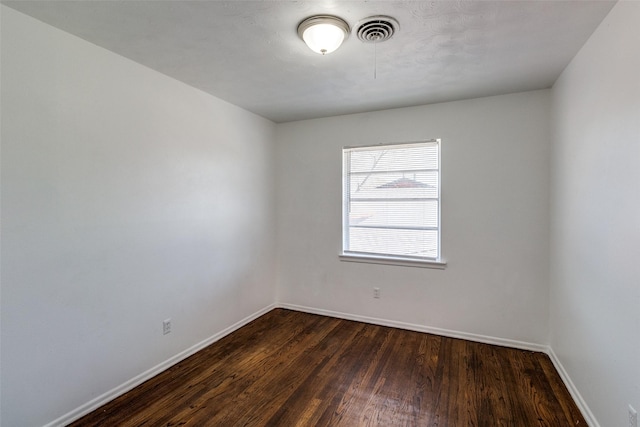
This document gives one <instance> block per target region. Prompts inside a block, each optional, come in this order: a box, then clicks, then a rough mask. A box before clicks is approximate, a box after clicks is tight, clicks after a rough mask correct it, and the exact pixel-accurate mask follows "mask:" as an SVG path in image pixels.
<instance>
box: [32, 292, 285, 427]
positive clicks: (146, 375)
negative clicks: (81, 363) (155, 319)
mask: <svg viewBox="0 0 640 427" xmlns="http://www.w3.org/2000/svg"><path fill="white" fill-rule="evenodd" d="M274 308H276V304H270V305H268V306H266V307H264V308H262V309H260V310H258V311H256V312H255V313H253V314H251V315H249V316H247V317H245V318H244V319H242V320H240V321H238V322H236V323H234V324H233V325H231V326H229V327H228V328H225V329H223V330H222V331H220V332H218V333H216V334H214V335H212V336H210V337H209V338H206V339H205V340H203V341H200V342H199V343H197V344H195V345H194V346H192V347H189V348H188V349H186V350H184V351H182V352H180V353H178V354H176V355H175V356H173V357H171V358H169V359H167V360H165V361H164V362H162V363H160V364H158V365H156V366H154V367H153V368H151V369H149V370H147V371H145V372H143V373H141V374H140V375H138V376H136V377H134V378H132V379H130V380H129V381H127V382H125V383H124V384H121V385H119V386H117V387H115V388H114V389H112V390H109V391H108V392H106V393H104V394H102V395H100V396H98V397H96V398H95V399H93V400H91V401H89V402H87V403H85V404H84V405H82V406H80V407H78V408H76V409H74V410H73V411H70V412H68V413H66V414H64V415H63V416H61V417H60V418H58V419H56V420H54V421H51V422H50V423H48V424H46V425H45V426H44V427H62V426H66V425H67V424H69V423H72V422H73V421H76V420H78V419H80V418H82V417H83V416H85V415H87V414H88V413H90V412H92V411H94V410H96V409H98V408H99V407H101V406H102V405H104V404H106V403H108V402H110V401H112V400H113V399H115V398H116V397H119V396H122V395H123V394H125V393H126V392H128V391H129V390H131V389H133V388H135V387H137V386H139V385H140V384H142V383H143V382H145V381H147V380H149V379H151V378H153V377H155V376H156V375H158V374H159V373H161V372H163V371H166V370H167V369H169V368H170V367H172V366H173V365H175V364H176V363H178V362H181V361H182V360H184V359H186V358H187V357H189V356H191V355H193V354H195V353H197V352H198V351H200V350H202V349H203V348H205V347H207V346H208V345H211V344H213V343H214V342H216V341H218V340H220V339H221V338H224V337H225V336H227V335H229V334H230V333H232V332H234V331H236V330H238V329H240V328H241V327H243V326H244V325H246V324H247V323H249V322H251V321H253V320H255V319H257V318H258V317H260V316H262V315H263V314H265V313H267V312H269V311H271V310H273V309H274Z"/></svg>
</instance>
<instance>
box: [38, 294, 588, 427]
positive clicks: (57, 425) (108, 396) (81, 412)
mask: <svg viewBox="0 0 640 427" xmlns="http://www.w3.org/2000/svg"><path fill="white" fill-rule="evenodd" d="M275 308H284V309H288V310H294V311H301V312H304V313H311V314H319V315H322V316H329V317H335V318H339V319H346V320H354V321H357V322H364V323H370V324H374V325H380V326H389V327H393V328H399V329H406V330H409V331H416V332H424V333H429V334H434V335H440V336H444V337H450V338H459V339H464V340H469V341H475V342H480V343H484V344H492V345H499V346H502V347H511V348H517V349H521V350H529V351H538V352H542V353H545V354H547V355H548V356H549V358H550V359H551V362H552V363H553V365H554V367H555V368H556V370H557V371H558V374H559V375H560V378H561V379H562V381H563V383H564V384H565V386H566V387H567V389H568V390H569V394H571V397H572V398H573V400H574V402H575V403H576V405H577V406H578V409H579V410H580V412H581V413H582V415H583V416H584V418H585V421H586V422H587V424H588V425H589V427H600V424H599V423H598V421H597V420H596V417H595V416H594V415H593V413H592V412H591V410H590V409H589V406H588V405H587V403H586V402H585V401H584V399H583V398H582V395H581V394H580V392H579V391H578V389H577V388H576V386H575V384H574V383H573V381H571V378H570V377H569V374H568V373H567V371H566V370H565V369H564V366H562V363H561V362H560V359H558V356H557V355H556V354H555V352H554V351H553V349H552V348H551V347H550V346H547V345H543V344H535V343H530V342H526V341H517V340H510V339H505V338H498V337H492V336H488V335H480V334H472V333H469V332H461V331H454V330H451V329H442V328H435V327H431V326H424V325H417V324H414V323H406V322H400V321H396V320H388V319H380V318H377V317H369V316H361V315H357V314H349V313H342V312H338V311H332V310H324V309H321V308H314V307H306V306H302V305H297V304H288V303H274V304H270V305H268V306H266V307H264V308H262V309H261V310H258V311H257V312H255V313H253V314H251V315H249V316H247V317H245V318H244V319H242V320H240V321H238V322H236V323H234V324H233V325H231V326H229V327H227V328H225V329H223V330H222V331H220V332H218V333H216V334H214V335H212V336H211V337H209V338H207V339H205V340H203V341H201V342H199V343H198V344H195V345H194V346H192V347H190V348H188V349H186V350H184V351H182V352H180V353H178V354H176V355H175V356H173V357H171V358H169V359H167V360H166V361H164V362H162V363H160V364H158V365H156V366H154V367H153V368H151V369H149V370H147V371H145V372H143V373H142V374H140V375H138V376H136V377H134V378H132V379H130V380H129V381H126V382H125V383H123V384H121V385H119V386H117V387H115V388H113V389H112V390H109V391H108V392H106V393H104V394H102V395H100V396H98V397H96V398H95V399H93V400H91V401H89V402H87V403H85V404H84V405H82V406H80V407H78V408H76V409H74V410H72V411H70V412H68V413H66V414H65V415H63V416H61V417H59V418H57V419H56V420H54V421H51V422H50V423H48V424H45V425H44V426H43V427H62V426H66V425H68V424H70V423H72V422H73V421H76V420H78V419H80V418H82V417H83V416H85V415H87V414H88V413H90V412H92V411H94V410H96V409H98V408H99V407H101V406H102V405H104V404H106V403H109V402H110V401H112V400H113V399H115V398H117V397H119V396H121V395H123V394H125V393H126V392H128V391H130V390H131V389H133V388H135V387H137V386H138V385H140V384H142V383H143V382H145V381H147V380H149V379H151V378H153V377H154V376H156V375H158V374H160V373H161V372H163V371H165V370H167V369H169V368H170V367H172V366H173V365H175V364H177V363H178V362H180V361H182V360H184V359H186V358H187V357H189V356H191V355H193V354H194V353H197V352H198V351H200V350H202V349H203V348H205V347H207V346H209V345H211V344H213V343H214V342H216V341H218V340H220V339H221V338H224V337H225V336H227V335H229V334H231V333H233V332H235V331H236V330H238V329H240V328H241V327H243V326H245V325H246V324H248V323H249V322H251V321H253V320H255V319H257V318H258V317H260V316H262V315H264V314H266V313H268V312H269V311H271V310H273V309H275Z"/></svg>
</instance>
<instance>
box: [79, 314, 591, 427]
mask: <svg viewBox="0 0 640 427" xmlns="http://www.w3.org/2000/svg"><path fill="white" fill-rule="evenodd" d="M72 425H73V426H182V425H188V426H347V427H353V426H439V427H442V426H451V427H454V426H465V427H466V426H480V427H482V426H487V427H489V426H491V427H493V426H514V427H526V426H554V427H555V426H563V427H564V426H586V425H587V424H586V422H585V420H584V419H583V417H582V415H581V414H580V412H579V410H578V408H577V407H576V405H575V404H574V402H573V401H572V399H571V397H570V395H569V393H568V391H567V390H566V388H565V386H564V384H563V383H562V381H561V380H560V377H559V376H558V374H557V372H556V371H555V369H554V367H553V365H552V363H551V361H550V360H549V358H548V357H547V356H546V355H545V354H543V353H536V352H530V351H522V350H515V349H510V348H504V347H498V346H493V345H487V344H479V343H474V342H469V341H464V340H459V339H453V338H445V337H440V336H436V335H430V334H424V333H419V332H411V331H406V330H400V329H394V328H387V327H382V326H375V325H370V324H366V323H359V322H352V321H346V320H340V319H334V318H330V317H323V316H317V315H312V314H305V313H299V312H295V311H289V310H282V309H276V310H273V311H271V312H269V313H267V314H265V315H264V316H262V317H260V318H259V319H257V320H255V321H253V322H251V323H250V324H248V325H246V326H245V327H243V328H241V329H240V330H238V331H236V332H234V333H233V334H231V335H229V336H227V337H225V338H223V339H221V340H220V341H218V342H216V343H214V344H212V345H211V346H209V347H207V348H205V349H203V350H202V351H200V352H198V353H197V354H195V355H193V356H191V357H190V358H188V359H186V360H184V361H183V362H181V363H179V364H177V365H175V366H173V367H172V368H170V369H169V370H167V371H165V372H163V373H161V374H160V375H158V376H156V377H154V378H153V379H151V380H149V381H147V382H145V383H144V384H142V385H140V386H138V387H137V388H135V389H133V390H132V391H130V392H129V393H127V394H125V395H123V396H121V397H119V398H117V399H115V400H114V401H112V402H110V403H108V404H106V405H105V406H103V407H101V408H99V409H97V410H96V411H94V412H92V413H90V414H88V415H87V416H85V417H84V418H82V419H80V420H78V421H76V422H75V423H73V424H72Z"/></svg>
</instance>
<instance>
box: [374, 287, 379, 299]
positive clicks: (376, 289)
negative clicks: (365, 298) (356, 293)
mask: <svg viewBox="0 0 640 427" xmlns="http://www.w3.org/2000/svg"><path fill="white" fill-rule="evenodd" d="M373 297H374V298H380V288H373Z"/></svg>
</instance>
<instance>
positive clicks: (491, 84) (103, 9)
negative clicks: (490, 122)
mask: <svg viewBox="0 0 640 427" xmlns="http://www.w3.org/2000/svg"><path fill="white" fill-rule="evenodd" d="M2 3H3V4H6V5H7V6H9V7H12V8H14V9H17V10H19V11H22V12H23V13H26V14H28V15H31V16H33V17H35V18H37V19H39V20H41V21H44V22H46V23H48V24H51V25H53V26H55V27H58V28H60V29H62V30H64V31H67V32H69V33H72V34H75V35H77V36H79V37H81V38H83V39H85V40H88V41H90V42H92V43H95V44H96V45H99V46H102V47H104V48H106V49H109V50H111V51H113V52H116V53H118V54H120V55H123V56H125V57H127V58H130V59H132V60H134V61H136V62H139V63H141V64H144V65H146V66H148V67H150V68H153V69H155V70H157V71H159V72H161V73H164V74H166V75H169V76H172V77H174V78H176V79H178V80H181V81H183V82H185V83H187V84H189V85H191V86H194V87H196V88H199V89H201V90H203V91H205V92H208V93H210V94H212V95H215V96H216V97H218V98H221V99H224V100H226V101H228V102H231V103H233V104H236V105H239V106H241V107H243V108H245V109H247V110H249V111H252V112H254V113H256V114H259V115H261V116H263V117H266V118H268V119H271V120H273V121H275V122H286V121H293V120H300V119H307V118H315V117H324V116H332V115H338V114H346V113H355V112H363V111H372V110H380V109H387V108H396V107H405V106H412V105H420V104H429V103H435V102H442V101H452V100H458V99H466V98H475V97H481V96H488V95H498V94H504V93H510V92H519V91H526V90H534V89H542V88H548V87H550V86H551V85H552V84H553V83H554V81H555V80H556V79H557V77H558V76H559V75H560V73H561V72H562V70H563V69H564V67H565V66H566V65H567V64H568V63H569V61H570V60H571V59H572V58H573V57H574V55H575V54H576V53H577V52H578V50H579V49H580V48H581V47H582V45H583V44H584V43H585V41H586V40H587V39H588V37H589V36H590V35H591V33H592V32H593V31H594V30H595V28H596V27H597V26H598V24H599V23H600V22H601V21H602V19H603V18H604V16H605V15H606V14H607V13H608V12H609V10H610V9H611V7H612V6H613V4H614V2H611V1H581V0H578V1H576V0H573V1H468V0H467V1H406V0H402V1H400V0H395V1H376V0H369V1H364V0H358V1H336V0H334V1H331V0H326V1H310V0H299V1H284V0H283V1H277V0H263V1H244V0H235V1H215V0H211V1H184V0H181V1H167V0H164V1H133V0H126V1H117V0H116V1H113V0H109V1H99V0H98V1H96V0H93V1H90V0H84V1H3V2H2ZM314 14H333V15H338V16H340V17H342V18H343V19H344V20H346V21H347V22H348V23H349V25H350V26H351V27H352V28H353V27H354V26H355V24H356V23H357V22H358V21H359V20H361V19H363V18H366V17H369V16H372V15H389V16H392V17H394V18H395V19H397V20H398V21H399V23H400V30H399V31H398V32H397V34H396V35H394V37H393V38H392V39H391V40H389V41H386V42H384V43H380V44H378V45H377V46H375V51H374V45H372V44H364V43H362V42H361V41H360V40H358V38H357V37H355V36H354V35H353V34H351V36H350V37H349V38H348V39H347V40H346V41H345V43H344V44H343V46H342V47H341V48H340V49H338V50H337V51H336V52H334V53H332V54H330V55H327V56H321V55H318V54H316V53H313V52H312V51H311V50H309V49H308V48H307V47H306V46H305V45H304V43H303V42H302V41H301V40H300V39H299V38H298V35H297V32H296V28H297V25H298V23H300V22H301V21H302V20H303V19H305V18H306V17H308V16H311V15H314ZM376 64H377V66H376ZM374 68H375V69H376V77H375V78H374Z"/></svg>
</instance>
